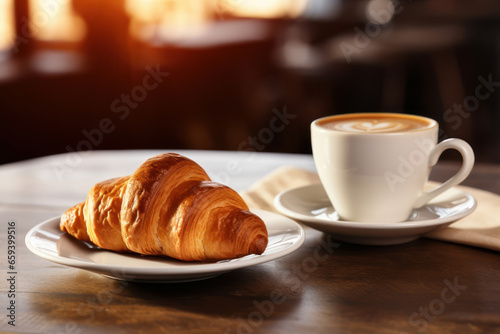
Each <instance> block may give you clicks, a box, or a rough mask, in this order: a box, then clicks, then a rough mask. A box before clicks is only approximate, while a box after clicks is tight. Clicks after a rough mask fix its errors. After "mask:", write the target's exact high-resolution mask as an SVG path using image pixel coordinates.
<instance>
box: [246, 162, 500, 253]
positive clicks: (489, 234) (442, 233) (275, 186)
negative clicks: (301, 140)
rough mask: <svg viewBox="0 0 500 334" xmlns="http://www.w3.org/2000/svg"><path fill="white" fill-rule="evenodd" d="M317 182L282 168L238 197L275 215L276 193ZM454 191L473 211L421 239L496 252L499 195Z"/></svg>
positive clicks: (295, 170)
mask: <svg viewBox="0 0 500 334" xmlns="http://www.w3.org/2000/svg"><path fill="white" fill-rule="evenodd" d="M319 182H320V181H319V178H318V175H317V174H316V173H313V172H309V171H305V170H302V169H298V168H295V167H282V168H279V169H277V170H275V171H273V172H271V173H270V174H268V175H267V176H265V177H264V178H262V179H261V180H259V181H257V182H256V183H255V184H254V185H253V186H251V187H250V188H249V189H248V190H247V191H245V192H244V193H242V196H243V198H244V199H245V200H246V201H247V203H248V205H249V206H250V207H254V208H259V209H264V210H269V211H275V212H276V209H275V208H274V206H273V200H274V197H275V196H276V195H277V194H278V193H280V192H281V191H284V190H287V189H292V188H296V187H300V186H304V185H308V184H313V183H319ZM458 188H460V189H461V190H463V191H465V192H467V193H469V194H471V195H472V196H474V197H475V198H476V200H477V202H478V205H477V208H476V210H475V211H474V212H473V213H472V214H470V215H469V216H467V217H465V218H462V219H460V220H458V221H456V222H455V223H453V224H451V225H449V226H448V227H443V228H440V229H438V230H435V231H432V232H430V233H427V234H426V235H425V237H427V238H432V239H438V240H444V241H449V242H455V243H459V244H465V245H470V246H476V247H483V248H488V249H492V250H495V251H500V196H498V195H495V194H493V193H490V192H487V191H484V190H479V189H475V188H470V187H465V186H459V187H458Z"/></svg>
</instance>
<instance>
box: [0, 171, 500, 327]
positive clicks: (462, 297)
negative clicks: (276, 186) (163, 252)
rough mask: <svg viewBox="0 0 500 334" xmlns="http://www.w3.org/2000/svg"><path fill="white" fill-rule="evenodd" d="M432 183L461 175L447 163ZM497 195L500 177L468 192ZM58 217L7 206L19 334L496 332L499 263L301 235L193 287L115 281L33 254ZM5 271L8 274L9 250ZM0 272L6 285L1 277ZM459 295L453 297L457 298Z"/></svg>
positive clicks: (493, 175)
mask: <svg viewBox="0 0 500 334" xmlns="http://www.w3.org/2000/svg"><path fill="white" fill-rule="evenodd" d="M437 168H438V169H437V170H436V171H435V172H434V173H433V179H435V180H440V179H441V178H446V177H447V175H448V174H447V173H449V172H450V171H451V172H452V169H453V168H455V166H453V165H452V164H442V165H440V166H438V167H437ZM466 184H467V185H469V186H478V187H481V188H483V189H486V190H490V191H493V192H496V193H500V167H498V166H478V167H476V168H475V170H474V173H473V174H472V175H471V177H470V178H469V179H468V180H467V182H466ZM58 214H60V212H57V211H51V210H42V209H40V210H37V211H35V210H30V211H27V210H23V209H19V208H17V209H16V208H9V207H5V206H0V218H1V226H2V228H1V229H0V238H1V239H0V240H2V243H0V247H2V248H3V247H5V243H4V242H3V241H4V240H6V230H7V229H6V222H7V221H8V220H11V219H13V220H15V221H16V223H17V232H18V239H17V248H18V254H19V255H18V258H17V267H18V268H17V270H18V275H17V276H18V277H17V287H16V289H17V294H16V303H17V304H16V305H17V306H18V309H17V320H16V326H15V327H11V326H9V325H7V323H6V320H5V318H6V317H5V314H6V312H7V311H6V310H5V307H7V304H6V303H7V302H8V301H7V298H6V296H7V291H8V286H7V285H6V280H5V279H2V280H1V282H2V283H1V291H0V294H1V296H2V299H1V300H0V308H1V309H2V310H4V311H1V312H0V315H1V318H3V320H2V322H1V323H0V326H1V329H2V330H4V331H12V332H24V333H308V332H309V333H394V334H401V333H500V317H499V315H498V310H499V309H500V282H499V279H498V278H499V277H500V265H499V264H500V255H499V254H498V253H495V252H492V251H488V250H484V249H479V248H473V247H467V246H462V245H455V244H451V243H445V242H439V241H434V240H428V239H419V240H416V241H414V242H411V243H408V244H404V245H397V246H387V247H370V246H358V245H352V244H347V243H341V244H340V243H337V242H335V240H333V239H332V238H331V236H329V235H327V234H324V233H321V232H318V231H315V230H312V229H310V228H307V229H306V233H307V240H306V242H305V244H304V245H303V247H301V248H300V249H299V250H298V251H296V252H294V253H293V254H290V255H289V256H286V257H284V258H282V259H279V260H276V261H272V262H269V263H265V264H261V265H258V266H254V267H250V268H245V269H240V270H236V271H233V272H230V273H227V274H224V275H221V276H219V277H216V278H213V279H209V280H203V281H198V282H191V283H179V284H144V283H131V282H120V281H116V280H112V279H108V278H105V277H102V276H100V275H97V274H93V273H89V272H86V271H82V270H79V269H74V268H69V267H65V266H61V265H57V264H53V263H51V262H49V261H46V260H43V259H41V258H39V257H37V256H35V255H33V254H32V253H31V252H30V251H29V250H28V249H27V248H26V246H25V245H24V236H25V234H26V233H27V231H28V230H29V229H30V228H31V227H32V226H34V225H36V224H37V223H38V222H41V221H43V220H44V219H47V218H49V217H52V216H55V215H58ZM0 254H2V259H1V261H2V262H1V263H2V265H3V268H6V259H5V256H4V254H6V252H5V249H2V251H1V252H0ZM6 271H7V270H5V269H4V275H6ZM450 286H451V287H453V288H451V287H450Z"/></svg>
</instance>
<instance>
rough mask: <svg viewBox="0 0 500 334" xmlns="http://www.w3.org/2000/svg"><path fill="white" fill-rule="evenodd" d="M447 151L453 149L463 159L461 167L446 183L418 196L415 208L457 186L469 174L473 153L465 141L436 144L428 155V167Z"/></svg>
mask: <svg viewBox="0 0 500 334" xmlns="http://www.w3.org/2000/svg"><path fill="white" fill-rule="evenodd" d="M447 149H455V150H457V151H459V152H460V154H461V155H462V159H463V162H462V167H461V168H460V170H459V171H458V172H457V173H456V174H455V175H454V176H453V177H451V178H450V179H448V181H446V182H445V183H443V184H442V185H440V186H439V187H437V188H434V189H432V190H431V191H429V192H424V193H423V194H422V195H420V197H419V198H418V199H417V201H416V203H415V208H420V207H422V206H424V205H425V204H426V203H427V202H429V201H430V200H431V199H433V198H434V197H436V196H438V195H440V194H442V193H443V192H445V191H446V190H448V189H450V188H451V187H454V186H456V185H458V184H459V183H461V182H462V181H463V180H465V178H466V177H467V176H468V175H469V174H470V172H471V170H472V167H473V166H474V151H473V150H472V147H471V146H470V145H469V144H468V143H467V142H466V141H463V140H462V139H457V138H450V139H446V140H443V141H442V142H441V143H439V144H437V145H436V146H435V147H434V149H433V150H432V152H431V154H430V155H429V166H430V167H432V166H434V165H435V164H436V163H437V162H438V160H439V157H440V156H441V154H442V153H443V152H444V151H445V150H447Z"/></svg>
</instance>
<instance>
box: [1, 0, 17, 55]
mask: <svg viewBox="0 0 500 334" xmlns="http://www.w3.org/2000/svg"><path fill="white" fill-rule="evenodd" d="M15 37H16V32H15V27H14V0H0V52H1V51H6V50H8V49H10V48H11V47H12V45H13V43H14V39H15Z"/></svg>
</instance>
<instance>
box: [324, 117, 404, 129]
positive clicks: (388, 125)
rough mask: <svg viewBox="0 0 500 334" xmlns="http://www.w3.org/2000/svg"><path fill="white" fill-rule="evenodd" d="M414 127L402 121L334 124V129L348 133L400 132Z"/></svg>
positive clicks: (365, 121) (359, 121) (364, 121)
mask: <svg viewBox="0 0 500 334" xmlns="http://www.w3.org/2000/svg"><path fill="white" fill-rule="evenodd" d="M412 127H414V125H413V124H409V122H401V121H397V122H394V121H379V120H369V119H367V120H355V121H352V120H351V121H344V122H338V123H335V124H334V129H335V130H339V131H347V132H400V131H407V130H409V129H410V128H412Z"/></svg>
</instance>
